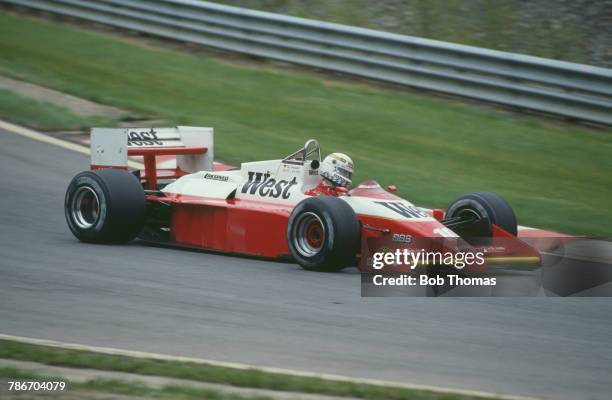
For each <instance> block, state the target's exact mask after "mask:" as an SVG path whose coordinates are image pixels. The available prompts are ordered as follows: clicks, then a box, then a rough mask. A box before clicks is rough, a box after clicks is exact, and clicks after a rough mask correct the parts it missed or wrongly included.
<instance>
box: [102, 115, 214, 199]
mask: <svg viewBox="0 0 612 400" xmlns="http://www.w3.org/2000/svg"><path fill="white" fill-rule="evenodd" d="M213 136H214V132H213V128H198V127H191V126H177V127H174V128H93V129H92V130H91V169H100V168H121V169H127V167H128V156H129V157H132V156H134V157H138V156H141V157H142V158H143V161H144V165H145V168H144V171H141V175H140V177H141V178H142V179H144V180H146V181H147V187H148V188H149V189H156V186H157V179H158V178H159V179H172V178H178V177H179V176H182V175H185V174H188V173H193V172H198V171H212V170H213V159H214V153H213V146H214V141H213ZM161 156H176V168H174V169H158V168H157V161H158V160H157V157H161Z"/></svg>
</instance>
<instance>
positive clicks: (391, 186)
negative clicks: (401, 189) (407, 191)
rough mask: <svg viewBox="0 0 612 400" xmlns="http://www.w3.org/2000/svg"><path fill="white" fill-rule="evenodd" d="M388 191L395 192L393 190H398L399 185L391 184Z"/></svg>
mask: <svg viewBox="0 0 612 400" xmlns="http://www.w3.org/2000/svg"><path fill="white" fill-rule="evenodd" d="M387 191H389V192H391V193H393V192H397V186H395V185H389V186H387Z"/></svg>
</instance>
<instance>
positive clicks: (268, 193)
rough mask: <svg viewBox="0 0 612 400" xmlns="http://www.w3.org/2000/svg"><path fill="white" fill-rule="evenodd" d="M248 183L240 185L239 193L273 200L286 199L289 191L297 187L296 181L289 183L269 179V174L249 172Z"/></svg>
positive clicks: (294, 179)
mask: <svg viewBox="0 0 612 400" xmlns="http://www.w3.org/2000/svg"><path fill="white" fill-rule="evenodd" d="M248 174H249V180H248V182H246V183H244V184H243V185H242V189H241V192H242V193H247V192H248V193H249V194H252V195H258V196H261V197H272V198H274V199H278V198H279V197H280V198H283V199H288V198H289V197H290V196H291V193H289V189H291V187H292V186H296V185H297V179H296V178H293V179H292V180H290V181H287V180H284V179H283V180H279V181H277V180H276V179H274V178H270V173H265V174H264V173H263V172H249V173H248Z"/></svg>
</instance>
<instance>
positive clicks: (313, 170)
mask: <svg viewBox="0 0 612 400" xmlns="http://www.w3.org/2000/svg"><path fill="white" fill-rule="evenodd" d="M308 175H319V170H318V169H309V170H308Z"/></svg>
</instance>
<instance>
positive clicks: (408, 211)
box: [374, 201, 429, 219]
mask: <svg viewBox="0 0 612 400" xmlns="http://www.w3.org/2000/svg"><path fill="white" fill-rule="evenodd" d="M374 203H376V204H380V205H381V206H384V207H387V208H388V209H389V210H391V211H393V212H395V213H397V214H399V215H401V216H403V217H405V218H409V219H411V218H429V215H427V214H426V213H425V212H423V211H421V210H420V209H419V208H418V207H415V206H413V205H412V204H406V203H398V202H390V201H375V202H374Z"/></svg>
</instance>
